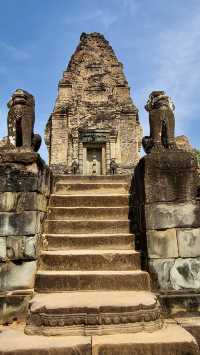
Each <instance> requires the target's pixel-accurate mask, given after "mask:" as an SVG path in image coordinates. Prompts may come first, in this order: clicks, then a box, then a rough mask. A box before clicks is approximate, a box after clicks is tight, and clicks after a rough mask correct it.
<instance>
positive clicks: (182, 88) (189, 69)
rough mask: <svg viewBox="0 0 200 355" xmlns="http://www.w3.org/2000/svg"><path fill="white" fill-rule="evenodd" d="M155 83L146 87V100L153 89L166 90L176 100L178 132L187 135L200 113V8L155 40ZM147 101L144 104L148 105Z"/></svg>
mask: <svg viewBox="0 0 200 355" xmlns="http://www.w3.org/2000/svg"><path fill="white" fill-rule="evenodd" d="M152 44H153V46H155V45H156V47H157V49H156V53H154V55H155V56H156V57H157V59H155V63H156V70H155V73H154V76H155V80H153V82H151V83H150V84H149V85H148V87H146V88H143V90H142V91H143V94H142V95H141V96H142V100H146V99H147V96H148V95H149V94H150V92H151V91H152V90H156V89H164V90H166V92H167V93H168V94H169V95H170V96H171V97H172V99H173V100H174V101H175V105H176V111H175V115H176V127H177V133H178V134H180V133H181V132H183V133H184V131H185V130H187V127H188V125H189V121H191V120H192V119H193V118H194V117H195V116H197V113H198V111H199V113H200V107H199V102H197V94H198V92H199V83H200V60H199V57H200V45H199V44H200V8H199V9H196V11H195V14H194V13H191V14H188V13H187V18H184V19H183V22H182V23H181V24H180V23H179V25H178V26H177V27H174V28H172V29H167V30H165V31H163V32H161V33H160V34H158V35H157V36H156V37H155V38H152ZM144 102H145V101H143V103H144Z"/></svg>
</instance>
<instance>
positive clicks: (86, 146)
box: [45, 33, 142, 175]
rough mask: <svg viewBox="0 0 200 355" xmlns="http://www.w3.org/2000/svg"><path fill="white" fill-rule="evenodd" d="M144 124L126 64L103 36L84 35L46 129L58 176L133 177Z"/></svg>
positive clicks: (60, 89)
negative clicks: (118, 57) (130, 86)
mask: <svg viewBox="0 0 200 355" xmlns="http://www.w3.org/2000/svg"><path fill="white" fill-rule="evenodd" d="M141 135H142V132H141V126H140V123H139V119H138V110H137V108H136V106H135V105H134V103H133V101H132V99H131V97H130V88H129V86H128V82H127V80H126V78H125V75H124V73H123V65H122V64H121V63H120V62H119V61H118V60H117V57H116V55H115V53H114V51H113V49H112V48H111V46H110V45H109V43H108V41H107V40H106V39H105V38H104V37H103V36H102V35H101V34H99V33H90V34H86V33H82V35H81V37H80V43H79V45H78V47H77V48H76V50H75V53H74V54H73V55H72V57H71V60H70V62H69V64H68V67H67V69H66V70H65V71H64V73H63V77H62V79H61V80H60V81H59V84H58V96H57V99H56V103H55V107H54V110H53V113H52V114H51V116H50V118H49V121H48V123H47V127H46V134H45V136H46V144H47V146H48V151H49V165H50V167H51V168H52V170H53V171H54V172H55V173H68V174H75V173H76V174H80V175H109V174H110V173H111V172H112V167H113V166H114V167H117V168H116V169H115V173H117V174H129V173H131V172H132V171H133V168H134V166H135V164H136V163H137V161H138V159H139V150H140V142H141Z"/></svg>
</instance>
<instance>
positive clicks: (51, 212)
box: [48, 207, 132, 220]
mask: <svg viewBox="0 0 200 355" xmlns="http://www.w3.org/2000/svg"><path fill="white" fill-rule="evenodd" d="M131 214H132V213H131V211H130V209H129V207H49V209H48V219H49V220H57V219H60V220H71V219H78V220H80V219H87V220H91V219H94V220H96V219H98V220H100V219H104V220H105V219H119V220H127V219H128V218H129V215H130V216H131Z"/></svg>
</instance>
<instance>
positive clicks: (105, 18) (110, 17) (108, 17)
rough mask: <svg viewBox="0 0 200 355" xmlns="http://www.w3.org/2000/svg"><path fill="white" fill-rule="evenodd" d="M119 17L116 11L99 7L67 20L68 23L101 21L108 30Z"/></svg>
mask: <svg viewBox="0 0 200 355" xmlns="http://www.w3.org/2000/svg"><path fill="white" fill-rule="evenodd" d="M117 19H118V16H117V15H115V14H114V13H111V12H109V11H107V10H101V9H97V10H95V11H93V12H91V13H88V14H83V15H81V16H76V17H70V18H67V19H66V20H65V23H66V24H68V25H69V24H73V23H78V24H79V23H81V24H83V23H86V22H90V21H96V22H97V23H100V24H101V25H102V26H103V27H104V28H105V30H107V29H108V28H109V27H110V26H111V25H112V24H113V23H115V22H116V21H117Z"/></svg>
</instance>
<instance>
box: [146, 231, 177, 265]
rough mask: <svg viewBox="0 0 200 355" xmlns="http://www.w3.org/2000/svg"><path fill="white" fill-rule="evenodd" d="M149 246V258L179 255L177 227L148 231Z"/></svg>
mask: <svg viewBox="0 0 200 355" xmlns="http://www.w3.org/2000/svg"><path fill="white" fill-rule="evenodd" d="M147 246H148V256H149V258H173V257H178V245H177V239H176V229H175V228H172V229H167V230H161V231H157V230H152V231H147Z"/></svg>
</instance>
